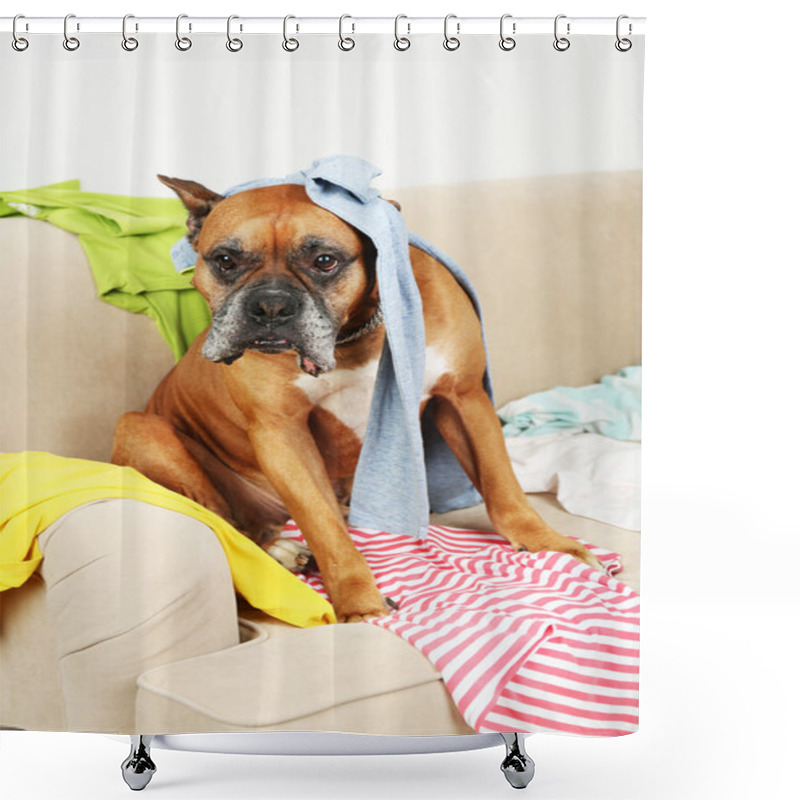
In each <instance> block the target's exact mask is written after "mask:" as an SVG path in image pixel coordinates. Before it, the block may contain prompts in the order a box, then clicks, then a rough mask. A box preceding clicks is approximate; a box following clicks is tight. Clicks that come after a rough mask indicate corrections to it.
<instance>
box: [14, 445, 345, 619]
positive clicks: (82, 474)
mask: <svg viewBox="0 0 800 800" xmlns="http://www.w3.org/2000/svg"><path fill="white" fill-rule="evenodd" d="M107 498H128V499H133V500H141V501H143V502H145V503H150V504H151V505H154V506H160V507H161V508H167V509H171V510H173V511H179V512H180V513H182V514H187V515H188V516H190V517H194V518H195V519H197V520H199V521H200V522H202V523H204V524H205V525H207V526H208V527H209V528H211V530H212V531H214V533H215V534H216V536H217V538H218V539H219V542H220V544H221V545H222V548H223V550H224V551H225V556H226V558H227V559H228V565H229V566H230V569H231V574H232V576H233V584H234V586H235V587H236V590H237V591H238V592H239V593H240V594H241V595H242V596H243V597H244V598H245V599H246V600H247V601H248V602H249V603H250V604H251V605H253V606H255V607H256V608H259V609H261V610H262V611H265V612H266V613H267V614H270V615H271V616H273V617H277V618H278V619H281V620H283V621H284V622H288V623H291V624H292V625H297V626H299V627H301V628H308V627H311V626H313V625H323V624H325V623H333V622H336V617H335V615H334V612H333V608H332V607H331V605H330V603H328V602H327V601H326V600H324V599H323V598H322V597H321V596H320V595H318V594H317V593H316V592H315V591H314V590H313V589H312V588H311V587H309V586H307V585H306V584H304V583H303V582H302V581H300V580H299V579H298V578H296V577H295V576H294V575H292V573H291V572H289V570H287V569H285V568H284V567H282V566H281V565H280V564H278V562H277V561H275V560H274V559H273V558H271V557H270V556H268V555H267V554H266V553H265V552H264V551H263V550H262V549H261V548H260V547H259V546H258V545H257V544H255V542H252V541H251V540H250V539H248V538H247V537H246V536H244V535H243V534H241V533H239V531H237V530H236V529H235V528H233V527H231V526H230V525H229V524H228V523H227V522H225V520H223V519H222V518H221V517H218V516H217V515H216V514H214V513H212V512H211V511H209V510H208V509H207V508H204V507H203V506H201V505H199V504H198V503H195V502H194V501H193V500H189V498H187V497H184V496H183V495H179V494H176V493H175V492H171V491H169V489H165V488H164V487H163V486H159V485H158V484H157V483H153V482H152V481H151V480H148V479H147V478H145V477H144V476H143V475H141V474H140V473H138V472H137V471H136V470H134V469H131V468H130V467H117V466H114V465H112V464H103V463H100V462H97V461H87V460H84V459H79V458H62V457H60V456H55V455H52V454H51V453H37V452H25V453H7V454H3V455H0V591H2V590H4V589H11V588H13V587H16V586H21V585H22V584H23V583H24V582H25V581H26V580H27V579H28V578H29V577H30V576H31V575H32V574H33V573H34V572H35V571H36V568H37V567H38V566H39V563H40V562H41V560H42V552H41V550H40V549H39V545H38V543H37V542H36V537H37V536H38V534H40V533H41V532H42V531H43V530H45V528H47V527H48V526H49V525H52V524H53V523H54V522H55V521H56V520H57V519H58V518H59V517H61V516H63V515H64V514H66V513H67V512H68V511H71V510H72V509H73V508H77V507H78V506H81V505H84V504H85V503H91V502H93V501H95V500H103V499H107ZM186 555H187V559H191V553H187V554H186Z"/></svg>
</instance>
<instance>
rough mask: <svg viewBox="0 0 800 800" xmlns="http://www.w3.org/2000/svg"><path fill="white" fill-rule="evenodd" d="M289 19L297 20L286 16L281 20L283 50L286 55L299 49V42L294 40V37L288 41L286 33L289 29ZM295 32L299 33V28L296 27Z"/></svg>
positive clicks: (289, 15)
mask: <svg viewBox="0 0 800 800" xmlns="http://www.w3.org/2000/svg"><path fill="white" fill-rule="evenodd" d="M290 19H297V17H295V16H292V15H291V14H288V15H287V16H285V17H284V18H283V49H284V50H286V51H287V52H288V53H293V52H294V51H295V50H297V48H298V47H300V42H298V41H297V39H295V38H294V37H292V38H291V39H290V38H289V36H288V34H287V31H288V29H289V20H290ZM295 30H296V31H299V30H300V26H299V25H297V26H296V27H295Z"/></svg>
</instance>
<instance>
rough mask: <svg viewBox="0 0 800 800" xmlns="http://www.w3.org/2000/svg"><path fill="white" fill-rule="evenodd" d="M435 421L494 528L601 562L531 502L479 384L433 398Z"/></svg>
mask: <svg viewBox="0 0 800 800" xmlns="http://www.w3.org/2000/svg"><path fill="white" fill-rule="evenodd" d="M434 402H435V403H436V405H435V407H434V421H435V423H436V427H437V428H438V429H439V431H440V432H441V434H442V436H443V437H444V439H445V441H446V442H447V443H448V445H450V448H451V449H452V450H453V452H454V453H455V455H456V458H457V459H458V461H459V463H460V464H461V466H462V467H463V469H464V471H465V472H466V473H467V475H469V477H470V480H471V481H472V482H473V483H474V484H475V488H476V489H477V490H478V491H479V492H480V494H481V496H482V497H483V499H484V502H485V503H486V511H487V513H488V515H489V519H491V521H492V525H493V526H494V528H495V530H496V531H497V532H498V533H500V534H502V535H503V536H505V537H506V539H508V541H509V542H510V543H511V544H512V545H513V546H514V547H515V548H516V549H517V550H530V551H539V550H554V551H557V552H562V553H569V554H570V555H572V556H574V557H575V558H577V559H579V560H581V561H584V562H585V563H587V564H589V565H590V566H593V567H595V568H600V564H599V562H598V561H597V559H596V558H595V557H594V555H592V553H591V551H590V550H588V549H587V548H586V547H584V546H583V545H582V544H580V543H579V542H576V541H575V540H574V539H570V538H569V537H567V536H563V535H562V534H560V533H558V532H557V531H555V530H553V529H552V528H551V527H550V526H549V525H548V524H547V523H546V522H545V521H544V520H543V519H542V518H541V517H540V516H539V515H538V514H537V513H536V511H534V509H533V508H532V507H531V505H530V503H529V502H528V499H527V497H526V496H525V493H524V492H523V491H522V487H521V486H520V485H519V481H518V480H517V477H516V475H514V470H513V468H512V466H511V460H510V459H509V457H508V452H507V450H506V446H505V442H504V441H503V431H502V428H501V427H500V422H499V420H498V419H497V414H496V412H495V410H494V406H493V405H492V401H491V400H490V399H489V396H488V395H487V394H486V392H485V391H484V389H483V386H481V385H480V384H478V383H477V382H476V383H474V384H473V385H472V386H470V387H468V388H466V389H462V390H461V391H455V390H451V391H450V392H448V393H447V395H445V396H441V397H438V398H436V399H435V400H434Z"/></svg>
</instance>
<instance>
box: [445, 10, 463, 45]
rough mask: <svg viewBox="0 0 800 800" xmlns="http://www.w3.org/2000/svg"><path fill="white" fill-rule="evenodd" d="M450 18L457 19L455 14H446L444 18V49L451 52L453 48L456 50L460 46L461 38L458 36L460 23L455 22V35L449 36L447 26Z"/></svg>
mask: <svg viewBox="0 0 800 800" xmlns="http://www.w3.org/2000/svg"><path fill="white" fill-rule="evenodd" d="M451 19H455V20H457V19H458V18H457V17H456V15H455V14H448V15H447V16H446V17H445V18H444V49H445V50H450V51H451V52H452V51H453V50H458V48H459V47H461V40H460V39H459V38H458V34H459V33H461V23H460V22H456V35H455V36H449V35H448V32H447V27H448V25H449V23H450V20H451Z"/></svg>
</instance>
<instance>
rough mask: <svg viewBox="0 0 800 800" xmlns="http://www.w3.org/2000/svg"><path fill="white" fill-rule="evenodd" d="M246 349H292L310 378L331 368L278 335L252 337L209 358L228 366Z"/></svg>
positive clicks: (258, 350) (286, 350)
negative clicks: (240, 345) (229, 350)
mask: <svg viewBox="0 0 800 800" xmlns="http://www.w3.org/2000/svg"><path fill="white" fill-rule="evenodd" d="M246 350H255V351H256V352H258V353H266V354H267V355H276V354H278V353H286V352H288V351H289V350H294V351H295V352H296V353H297V365H298V366H299V367H300V369H302V370H303V372H305V373H307V374H308V375H311V377H312V378H316V377H318V376H319V375H320V374H321V373H322V372H327V371H328V370H329V369H331V367H330V366H328V367H327V368H326V366H325V365H324V364H321V363H319V361H317V360H315V359H314V358H313V357H311V356H308V355H306V354H305V353H304V352H303V351H302V350H300V349H299V348H298V347H297V345H296V344H294V343H292V342H290V341H289V340H288V339H281V338H279V337H271V336H270V337H266V338H260V339H252V340H251V341H248V342H246V343H244V346H242V347H241V349H240V348H236V351H235V352H228V353H226V354H225V355H222V354H220V355H219V356H217V357H214V358H212V359H211V360H212V361H221V362H222V363H224V364H227V365H229V366H230V365H231V364H233V363H234V362H235V361H238V360H239V359H240V358H241V357H242V356H243V355H244V354H245V351H246ZM207 357H208V356H207ZM320 360H321V359H320Z"/></svg>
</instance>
